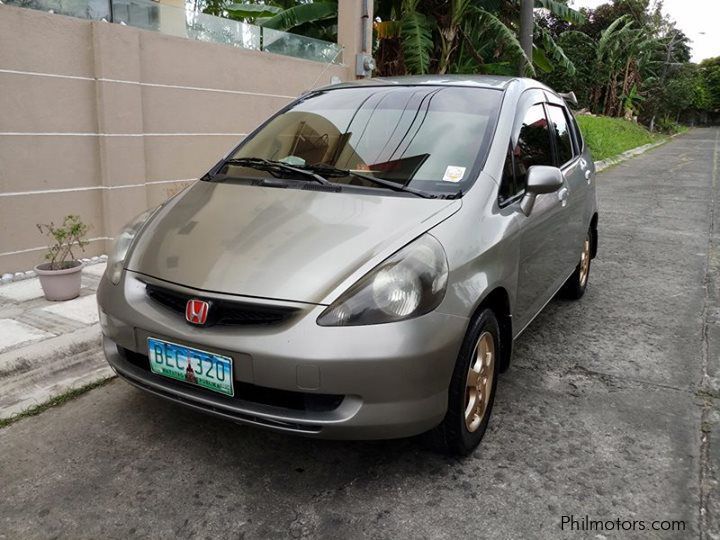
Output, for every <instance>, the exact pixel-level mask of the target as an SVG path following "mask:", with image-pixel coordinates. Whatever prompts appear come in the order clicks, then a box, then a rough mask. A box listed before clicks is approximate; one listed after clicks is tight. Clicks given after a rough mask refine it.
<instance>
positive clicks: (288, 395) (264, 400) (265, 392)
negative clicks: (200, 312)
mask: <svg viewBox="0 0 720 540" xmlns="http://www.w3.org/2000/svg"><path fill="white" fill-rule="evenodd" d="M117 349H118V352H119V353H120V356H122V357H123V358H125V360H127V361H128V362H129V363H131V364H132V365H134V366H135V367H138V368H140V369H142V370H144V371H147V372H148V373H152V372H151V370H150V361H149V360H148V357H147V355H144V354H140V353H136V352H134V351H131V350H129V349H126V348H124V347H120V346H118V348H117ZM157 377H158V378H159V379H161V380H162V381H163V383H164V384H165V385H166V386H169V387H179V388H191V389H192V390H196V391H198V390H200V391H204V390H203V389H202V388H200V387H198V386H195V385H192V384H189V383H186V382H183V381H176V380H174V379H169V378H165V377H163V376H161V375H157ZM233 387H234V388H235V397H229V396H222V398H223V399H227V400H229V401H231V402H232V401H243V402H251V403H258V404H262V405H270V406H272V407H280V408H283V409H290V410H295V411H309V412H328V411H333V410H335V409H337V408H338V407H339V406H340V403H342V400H343V399H344V397H345V396H343V395H340V394H310V393H307V392H294V391H291V390H279V389H277V388H267V387H265V386H258V385H255V384H250V383H246V382H242V381H238V380H235V381H233ZM213 395H214V396H220V394H214V393H213Z"/></svg>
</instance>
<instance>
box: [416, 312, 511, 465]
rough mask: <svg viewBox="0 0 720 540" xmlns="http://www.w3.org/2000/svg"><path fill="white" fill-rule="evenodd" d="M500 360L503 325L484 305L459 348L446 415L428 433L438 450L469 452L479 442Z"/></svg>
mask: <svg viewBox="0 0 720 540" xmlns="http://www.w3.org/2000/svg"><path fill="white" fill-rule="evenodd" d="M499 362H500V326H499V324H498V321H497V318H496V317H495V314H494V313H493V312H492V311H491V310H489V309H485V310H483V311H482V312H481V313H480V315H479V316H477V317H475V319H474V320H473V321H472V323H471V324H470V327H469V328H468V331H467V334H466V336H465V340H464V341H463V344H462V346H461V348H460V353H459V354H458V359H457V362H456V363H455V370H454V371H453V375H452V379H451V380H450V387H449V389H448V409H447V412H446V413H445V419H444V420H443V421H442V423H441V424H440V425H439V426H437V427H436V428H434V429H433V430H431V431H429V432H428V433H427V434H426V437H427V439H428V441H429V443H430V445H431V446H432V447H433V448H434V449H435V450H437V451H440V452H443V453H449V454H454V455H459V456H466V455H468V454H470V453H471V452H472V451H473V450H474V449H475V448H476V447H477V445H478V444H480V441H481V440H482V438H483V435H484V434H485V430H486V429H487V425H488V421H489V420H490V414H491V412H492V407H493V403H494V402H495V389H496V388H497V375H498V373H499V369H498V363H499ZM471 371H472V372H473V373H471Z"/></svg>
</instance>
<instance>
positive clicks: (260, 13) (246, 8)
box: [223, 4, 282, 19]
mask: <svg viewBox="0 0 720 540" xmlns="http://www.w3.org/2000/svg"><path fill="white" fill-rule="evenodd" d="M223 9H224V10H225V11H227V12H228V13H229V14H230V16H231V17H232V18H233V19H257V18H259V17H272V16H273V15H276V14H278V13H280V12H281V11H282V8H279V7H277V6H270V5H267V4H230V5H229V6H225V7H223Z"/></svg>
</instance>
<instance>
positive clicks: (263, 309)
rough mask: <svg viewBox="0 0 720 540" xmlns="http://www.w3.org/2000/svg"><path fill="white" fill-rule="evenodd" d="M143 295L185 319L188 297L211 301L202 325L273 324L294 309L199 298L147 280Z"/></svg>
mask: <svg viewBox="0 0 720 540" xmlns="http://www.w3.org/2000/svg"><path fill="white" fill-rule="evenodd" d="M145 291H146V293H147V295H148V296H149V297H150V298H152V299H153V300H155V301H156V302H158V303H160V304H162V305H163V306H165V307H166V308H168V309H170V310H172V311H174V312H175V313H178V314H179V315H181V316H182V317H183V319H184V318H185V306H186V304H187V301H188V300H190V299H192V298H197V299H200V300H208V301H210V302H212V307H211V308H210V313H209V315H208V322H207V324H206V326H213V325H216V324H222V325H259V324H266V325H267V324H277V323H281V322H283V321H285V320H287V319H289V318H290V317H291V316H292V315H293V314H294V313H296V312H297V311H298V310H297V309H296V308H289V307H278V306H263V305H258V304H249V303H245V302H233V301H229V300H218V299H216V298H203V297H202V296H197V295H190V294H185V293H181V292H178V291H175V290H172V289H167V288H165V287H159V286H157V285H152V284H150V283H148V284H146V285H145Z"/></svg>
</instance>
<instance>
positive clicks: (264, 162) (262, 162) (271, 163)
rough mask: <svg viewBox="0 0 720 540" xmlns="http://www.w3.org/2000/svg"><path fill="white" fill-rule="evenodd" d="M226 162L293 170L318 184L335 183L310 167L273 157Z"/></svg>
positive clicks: (234, 159)
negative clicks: (294, 164) (304, 167)
mask: <svg viewBox="0 0 720 540" xmlns="http://www.w3.org/2000/svg"><path fill="white" fill-rule="evenodd" d="M226 164H227V165H240V166H242V167H250V168H253V169H258V170H261V171H267V172H270V173H272V172H273V171H276V172H277V171H280V172H292V173H295V174H299V175H301V176H304V177H306V178H309V179H311V180H313V181H314V182H317V183H318V184H322V185H324V186H331V185H334V184H333V183H332V182H330V181H329V180H328V179H327V178H324V177H322V176H320V175H319V174H317V173H315V172H313V171H312V170H310V169H299V168H298V167H293V166H292V165H288V164H287V163H285V162H283V161H275V160H271V159H263V158H254V157H245V158H230V159H226V160H225V161H224V162H223V165H226Z"/></svg>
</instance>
